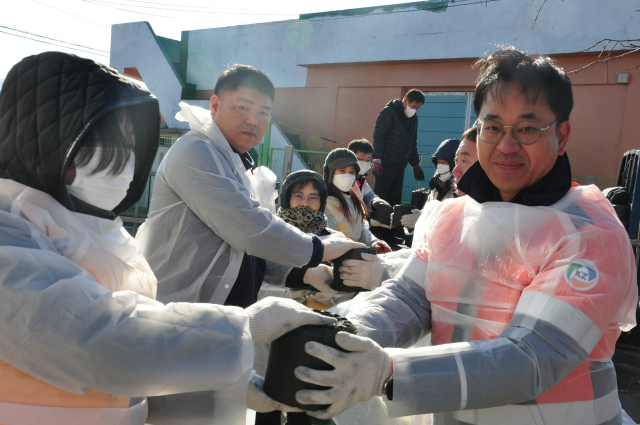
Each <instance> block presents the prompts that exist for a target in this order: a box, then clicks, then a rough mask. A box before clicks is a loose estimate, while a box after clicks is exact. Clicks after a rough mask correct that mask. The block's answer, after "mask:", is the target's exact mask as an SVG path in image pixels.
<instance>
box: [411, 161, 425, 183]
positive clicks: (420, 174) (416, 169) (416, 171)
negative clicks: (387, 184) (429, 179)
mask: <svg viewBox="0 0 640 425" xmlns="http://www.w3.org/2000/svg"><path fill="white" fill-rule="evenodd" d="M413 176H414V177H415V178H416V180H424V171H422V167H420V164H418V165H414V166H413Z"/></svg>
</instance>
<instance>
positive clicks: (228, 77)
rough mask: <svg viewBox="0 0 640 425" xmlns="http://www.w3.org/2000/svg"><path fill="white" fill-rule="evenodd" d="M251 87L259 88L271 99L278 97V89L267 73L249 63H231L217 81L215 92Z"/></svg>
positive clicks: (216, 93) (218, 93)
mask: <svg viewBox="0 0 640 425" xmlns="http://www.w3.org/2000/svg"><path fill="white" fill-rule="evenodd" d="M241 86H242V87H249V88H252V89H256V90H258V91H259V92H260V93H262V94H264V95H265V96H268V97H269V98H270V99H271V101H272V102H273V101H275V99H276V90H275V88H274V87H273V83H272V82H271V80H270V79H269V77H267V75H266V74H265V73H264V72H262V71H260V70H258V69H255V68H254V67H252V66H249V65H240V64H236V65H231V66H230V67H229V68H227V69H226V70H225V71H224V72H223V73H222V74H220V77H218V81H217V82H216V86H215V87H214V88H213V94H215V95H216V96H220V94H221V93H222V92H224V91H232V92H233V91H236V90H238V89H239V88H240V87H241Z"/></svg>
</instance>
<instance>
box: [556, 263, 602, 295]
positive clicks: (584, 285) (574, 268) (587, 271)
mask: <svg viewBox="0 0 640 425" xmlns="http://www.w3.org/2000/svg"><path fill="white" fill-rule="evenodd" d="M598 277H600V275H599V273H598V269H597V268H596V266H594V265H593V263H592V262H591V261H589V260H575V261H573V262H571V264H569V266H568V267H567V270H565V272H564V278H565V279H566V280H567V283H568V284H569V285H571V286H572V287H573V288H575V289H577V290H578V291H588V290H589V289H591V288H593V287H594V286H596V284H597V283H598Z"/></svg>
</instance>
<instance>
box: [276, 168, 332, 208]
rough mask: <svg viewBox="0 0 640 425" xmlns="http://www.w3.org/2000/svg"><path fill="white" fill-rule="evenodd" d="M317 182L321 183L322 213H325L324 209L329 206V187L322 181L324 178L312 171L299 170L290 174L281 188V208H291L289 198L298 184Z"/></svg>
mask: <svg viewBox="0 0 640 425" xmlns="http://www.w3.org/2000/svg"><path fill="white" fill-rule="evenodd" d="M312 180H317V181H318V182H319V183H320V187H321V189H320V190H319V192H320V211H322V212H324V208H325V206H326V205H327V196H328V195H327V187H326V185H325V183H324V180H322V176H320V174H318V173H316V172H315V171H311V170H299V171H294V172H293V173H291V174H289V175H288V176H287V178H286V179H284V181H283V182H282V187H281V188H280V207H282V208H289V198H290V197H291V188H292V187H293V186H295V185H296V184H298V183H302V182H311V181H312Z"/></svg>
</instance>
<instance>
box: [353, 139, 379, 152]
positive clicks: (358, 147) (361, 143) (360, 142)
mask: <svg viewBox="0 0 640 425" xmlns="http://www.w3.org/2000/svg"><path fill="white" fill-rule="evenodd" d="M347 147H348V148H349V150H350V151H351V152H353V153H358V152H362V153H373V146H371V143H369V141H368V140H367V139H356V140H352V141H351V143H349V146H347Z"/></svg>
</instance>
